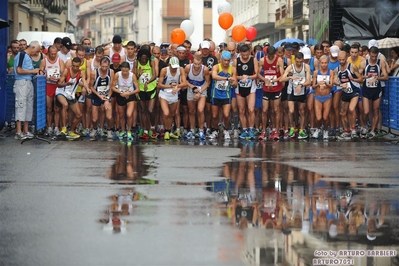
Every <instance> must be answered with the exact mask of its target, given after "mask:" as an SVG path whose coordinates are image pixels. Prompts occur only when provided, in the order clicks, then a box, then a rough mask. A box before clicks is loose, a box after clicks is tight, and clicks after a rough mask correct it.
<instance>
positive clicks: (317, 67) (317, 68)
mask: <svg viewBox="0 0 399 266" xmlns="http://www.w3.org/2000/svg"><path fill="white" fill-rule="evenodd" d="M313 67H314V70H319V59H317V58H316V57H315V58H314V60H313Z"/></svg>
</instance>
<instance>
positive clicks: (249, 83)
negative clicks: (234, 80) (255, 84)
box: [238, 79, 252, 88]
mask: <svg viewBox="0 0 399 266" xmlns="http://www.w3.org/2000/svg"><path fill="white" fill-rule="evenodd" d="M238 85H239V86H240V87H241V88H251V87H252V79H247V80H246V81H245V82H243V81H242V80H240V81H239V82H238Z"/></svg>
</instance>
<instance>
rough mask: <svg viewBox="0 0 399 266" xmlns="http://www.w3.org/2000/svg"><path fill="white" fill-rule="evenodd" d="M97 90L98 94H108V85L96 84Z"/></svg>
mask: <svg viewBox="0 0 399 266" xmlns="http://www.w3.org/2000/svg"><path fill="white" fill-rule="evenodd" d="M97 92H98V93H99V94H100V95H107V94H108V86H98V87H97Z"/></svg>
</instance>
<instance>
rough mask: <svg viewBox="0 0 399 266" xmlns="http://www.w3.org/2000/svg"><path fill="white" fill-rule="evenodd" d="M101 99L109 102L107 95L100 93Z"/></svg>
mask: <svg viewBox="0 0 399 266" xmlns="http://www.w3.org/2000/svg"><path fill="white" fill-rule="evenodd" d="M100 99H101V100H103V101H105V102H108V98H107V96H104V95H100Z"/></svg>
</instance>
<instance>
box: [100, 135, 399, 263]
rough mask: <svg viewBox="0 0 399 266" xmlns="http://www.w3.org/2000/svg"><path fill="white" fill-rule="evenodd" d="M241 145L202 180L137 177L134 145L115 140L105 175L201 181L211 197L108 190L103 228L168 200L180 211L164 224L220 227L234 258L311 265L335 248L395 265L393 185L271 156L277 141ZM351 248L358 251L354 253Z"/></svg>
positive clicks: (140, 168)
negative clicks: (336, 175) (116, 152)
mask: <svg viewBox="0 0 399 266" xmlns="http://www.w3.org/2000/svg"><path fill="white" fill-rule="evenodd" d="M240 147H241V154H240V156H238V157H236V158H233V159H232V160H231V161H230V162H227V163H225V164H224V165H223V168H222V175H223V179H221V180H219V181H213V182H206V183H182V182H169V183H165V182H159V180H149V179H144V178H142V177H143V176H146V174H147V173H148V166H147V165H146V163H145V160H144V159H145V158H144V157H143V155H142V153H141V151H140V147H138V146H130V147H127V146H126V147H122V149H121V155H120V156H118V158H117V160H116V163H115V164H114V165H113V166H112V170H111V171H110V175H109V178H110V179H112V180H115V181H117V182H118V183H119V184H124V183H129V184H131V183H133V184H153V185H155V186H160V187H163V186H165V185H166V186H175V187H179V186H180V187H184V188H187V189H188V186H199V187H205V188H206V190H207V191H209V192H213V193H214V194H213V200H211V201H210V200H204V199H201V200H195V199H188V200H186V199H179V197H178V196H176V198H178V200H177V201H176V202H174V203H170V201H167V200H156V201H153V202H152V204H145V203H148V201H151V199H150V198H147V197H146V196H145V195H143V194H141V193H138V192H137V191H135V189H130V190H123V191H121V193H120V195H115V196H112V197H111V200H112V203H111V204H110V206H109V209H108V210H107V212H106V215H105V216H106V217H105V218H104V219H102V220H101V222H102V223H103V225H104V227H103V229H104V230H105V231H110V232H117V233H119V232H128V231H129V226H134V225H133V224H132V225H129V220H130V219H129V217H132V216H136V217H137V216H140V215H146V216H149V217H151V219H154V218H155V219H157V215H158V212H159V211H162V210H163V211H164V212H165V206H164V205H165V204H166V205H167V204H175V205H174V206H173V208H172V210H173V211H172V212H171V213H170V214H169V215H170V216H176V217H182V218H181V219H177V220H174V219H170V226H175V225H178V226H187V225H190V226H198V225H201V226H203V225H210V226H214V225H215V224H217V225H219V226H222V227H227V228H229V230H230V232H231V234H232V235H235V236H237V237H235V239H236V241H237V242H238V243H240V246H241V247H242V248H241V249H240V252H239V254H240V259H241V260H243V261H245V263H247V264H248V265H276V264H279V263H286V265H314V264H315V263H324V262H326V261H323V260H326V259H329V258H333V257H334V255H337V257H336V259H349V260H347V261H345V263H346V264H349V265H351V264H354V265H388V266H389V265H399V260H398V256H397V250H399V223H398V222H399V200H398V198H397V192H398V191H399V190H398V187H394V186H389V185H378V184H367V183H356V182H338V181H334V182H332V181H327V180H328V179H327V180H326V179H324V178H326V177H327V176H322V175H320V174H318V173H314V172H311V171H307V170H304V169H300V168H296V167H293V166H291V165H289V164H286V163H283V162H281V163H280V162H273V161H271V160H272V159H273V158H276V157H277V155H278V154H279V147H280V146H279V145H273V144H265V143H252V144H251V143H248V144H242V145H240ZM269 160H270V161H269ZM204 179H205V177H204ZM345 180H348V179H345ZM161 204H164V205H162V206H163V207H162V208H161V207H160V205H161ZM143 209H145V210H143ZM184 230H193V229H190V228H187V227H184ZM240 235H241V238H240ZM355 250H357V251H364V254H363V253H361V254H363V255H361V254H360V255H358V256H355V255H354V253H353V252H352V251H355ZM316 251H317V252H316ZM335 252H337V254H335ZM339 252H340V253H339ZM219 253H220V254H224V255H220V256H222V257H223V256H230V257H231V256H233V255H232V254H230V253H235V254H234V256H237V251H236V250H235V251H234V252H229V251H228V250H227V251H226V250H223V247H220V250H219ZM226 254H230V255H226ZM234 256H233V257H234ZM315 260H316V261H315ZM342 263H344V262H342Z"/></svg>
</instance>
